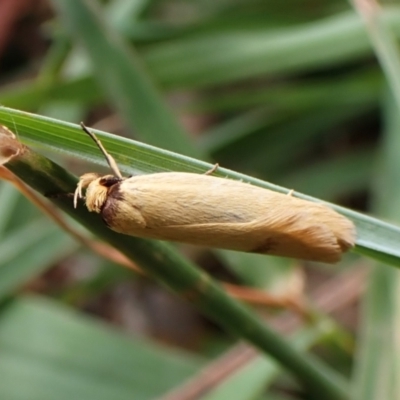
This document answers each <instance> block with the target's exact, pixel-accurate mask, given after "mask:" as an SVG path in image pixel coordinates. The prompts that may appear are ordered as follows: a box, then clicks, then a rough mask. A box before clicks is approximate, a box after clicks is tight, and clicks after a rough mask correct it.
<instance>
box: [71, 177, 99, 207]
mask: <svg viewBox="0 0 400 400" xmlns="http://www.w3.org/2000/svg"><path fill="white" fill-rule="evenodd" d="M99 177H100V175H99V174H96V173H94V172H89V173H88V174H84V175H82V176H81V177H80V179H79V182H78V185H77V186H76V189H75V192H74V208H76V207H77V206H78V199H82V198H83V195H82V189H85V188H87V187H88V186H89V184H90V183H91V182H93V181H94V180H95V179H97V178H99Z"/></svg>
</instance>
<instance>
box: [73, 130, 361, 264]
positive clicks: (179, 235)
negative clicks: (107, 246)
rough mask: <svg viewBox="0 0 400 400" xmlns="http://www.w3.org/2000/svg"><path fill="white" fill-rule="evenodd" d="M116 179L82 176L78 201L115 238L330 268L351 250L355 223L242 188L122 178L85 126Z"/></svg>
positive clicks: (218, 181)
mask: <svg viewBox="0 0 400 400" xmlns="http://www.w3.org/2000/svg"><path fill="white" fill-rule="evenodd" d="M81 125H82V129H83V130H84V131H85V132H86V133H87V134H88V135H89V136H90V137H91V138H92V139H93V140H94V141H95V143H96V144H97V146H98V147H99V148H100V150H101V151H102V153H103V154H104V156H105V157H106V159H107V162H108V164H109V166H110V168H111V169H112V170H113V172H114V174H115V175H105V176H100V175H99V174H95V173H88V174H84V175H82V176H81V178H80V181H79V183H78V186H77V189H76V191H75V195H74V205H75V207H76V206H77V201H78V198H82V197H83V194H82V189H84V188H86V195H85V202H86V207H87V208H88V210H89V211H93V212H96V213H99V214H101V216H102V218H103V220H104V221H105V223H106V224H107V225H108V226H109V227H110V228H111V229H112V230H114V231H116V232H119V233H123V234H126V235H132V236H138V237H144V238H152V239H160V240H169V241H176V242H183V243H191V244H195V245H201V246H208V247H218V248H223V249H230V250H238V251H246V252H252V253H261V254H269V255H276V256H284V257H294V258H300V259H306V260H313V261H322V262H327V263H334V262H337V261H339V260H340V257H341V255H342V253H343V252H345V251H347V250H348V249H350V248H351V247H353V246H354V242H355V228H354V225H353V223H352V222H351V221H350V220H348V219H347V218H345V217H343V216H342V215H340V214H338V213H337V212H336V211H334V210H332V209H331V208H329V207H327V206H325V205H322V204H317V203H312V202H310V201H306V200H301V199H298V198H295V197H292V196H291V195H285V194H281V193H277V192H274V191H271V190H268V189H263V188H260V187H257V186H253V185H251V184H248V183H243V182H241V181H235V180H231V179H224V178H218V177H214V176H210V174H209V173H212V172H213V171H214V170H215V168H214V169H213V170H211V171H209V173H206V174H204V175H201V174H195V173H186V172H161V173H155V174H149V175H140V176H133V177H129V178H124V177H123V176H122V175H121V172H120V171H119V168H118V166H117V165H116V163H115V161H114V159H113V158H112V157H111V155H110V154H108V153H107V151H106V150H105V149H104V147H103V145H102V144H101V142H100V141H99V140H98V139H97V138H96V137H95V135H94V134H93V133H91V132H90V131H89V130H88V129H87V128H86V127H85V126H84V125H83V124H81Z"/></svg>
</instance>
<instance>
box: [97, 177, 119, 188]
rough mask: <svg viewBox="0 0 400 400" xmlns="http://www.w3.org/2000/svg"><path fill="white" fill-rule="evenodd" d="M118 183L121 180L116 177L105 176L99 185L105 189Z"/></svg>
mask: <svg viewBox="0 0 400 400" xmlns="http://www.w3.org/2000/svg"><path fill="white" fill-rule="evenodd" d="M118 182H121V179H120V178H118V177H117V176H105V177H103V178H101V179H100V181H99V183H100V185H101V186H105V187H111V186H113V185H115V184H116V183H118Z"/></svg>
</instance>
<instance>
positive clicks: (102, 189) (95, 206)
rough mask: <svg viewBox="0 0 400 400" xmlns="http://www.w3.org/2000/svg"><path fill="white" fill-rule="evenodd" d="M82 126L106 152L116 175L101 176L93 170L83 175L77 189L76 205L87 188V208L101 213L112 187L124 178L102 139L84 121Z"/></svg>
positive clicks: (108, 161) (75, 195) (106, 156)
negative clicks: (83, 190)
mask: <svg viewBox="0 0 400 400" xmlns="http://www.w3.org/2000/svg"><path fill="white" fill-rule="evenodd" d="M81 127H82V129H83V131H84V132H86V133H87V134H88V135H89V136H90V137H91V138H92V139H93V141H94V142H95V143H96V145H97V146H98V147H99V149H100V150H101V152H102V153H103V154H104V156H105V158H106V160H107V163H108V165H109V166H110V168H111V169H112V170H113V172H114V173H115V175H105V176H100V175H99V174H96V173H92V172H90V173H88V174H84V175H82V176H81V177H80V179H79V182H78V185H77V187H76V189H75V193H74V207H75V208H76V207H77V205H78V199H81V198H83V194H82V189H85V188H86V196H85V202H86V207H87V209H88V210H89V211H94V212H97V213H100V212H101V209H102V208H103V205H104V203H105V202H106V200H107V196H108V193H109V190H110V188H111V187H112V186H114V185H115V184H117V183H118V182H120V181H122V180H123V179H124V178H123V177H122V175H121V172H120V170H119V168H118V166H117V163H116V162H115V160H114V158H113V157H112V156H111V155H110V154H108V153H107V151H106V149H105V148H104V147H103V145H102V144H101V142H100V140H99V139H97V137H96V136H95V135H94V133H92V132H90V131H89V129H87V128H86V126H85V125H84V124H83V123H82V122H81Z"/></svg>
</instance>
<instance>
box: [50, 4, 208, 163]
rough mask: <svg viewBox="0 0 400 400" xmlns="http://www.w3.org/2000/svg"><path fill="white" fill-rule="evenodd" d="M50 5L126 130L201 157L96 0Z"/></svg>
mask: <svg viewBox="0 0 400 400" xmlns="http://www.w3.org/2000/svg"><path fill="white" fill-rule="evenodd" d="M53 4H54V6H55V8H56V9H57V11H58V13H59V14H60V17H61V19H62V21H63V22H64V24H65V26H66V27H67V29H68V30H69V32H70V33H71V34H74V35H76V36H77V37H78V38H79V40H80V41H81V42H82V44H83V45H84V47H85V49H86V51H87V54H88V55H89V57H90V59H91V61H92V68H93V72H94V74H95V76H96V77H97V81H98V83H99V85H100V86H101V87H103V89H104V91H105V93H106V96H107V98H108V99H109V100H111V103H112V105H113V106H114V107H115V108H116V109H117V110H118V111H119V113H120V115H121V116H122V117H123V119H124V120H125V121H126V122H127V123H128V125H129V127H130V129H131V130H132V131H133V130H135V131H137V134H138V135H140V137H141V138H142V139H143V140H145V141H146V142H148V143H152V144H157V145H158V146H162V147H164V148H166V149H170V150H173V151H178V152H180V153H182V154H188V155H192V156H197V157H200V156H201V154H200V151H199V150H196V148H195V147H194V146H193V144H192V143H191V141H190V139H189V137H188V136H187V134H186V132H185V131H184V129H183V128H182V126H181V125H180V124H179V123H178V121H177V119H176V117H175V116H174V115H173V113H172V111H171V110H169V109H168V107H167V106H166V105H165V102H164V101H163V100H162V97H161V95H160V93H158V91H157V89H156V87H155V84H154V83H153V82H152V80H151V77H150V75H149V74H148V73H147V71H146V70H145V68H144V65H142V60H141V59H140V57H139V55H138V54H137V53H136V52H135V51H134V49H133V48H129V47H128V46H126V45H125V43H124V42H123V40H122V38H121V37H120V36H119V35H118V33H117V32H116V31H114V30H112V29H111V28H110V27H108V26H107V25H106V24H105V21H103V20H102V19H101V9H100V8H99V7H97V5H96V4H95V2H88V1H81V0H76V1H70V0H53Z"/></svg>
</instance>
